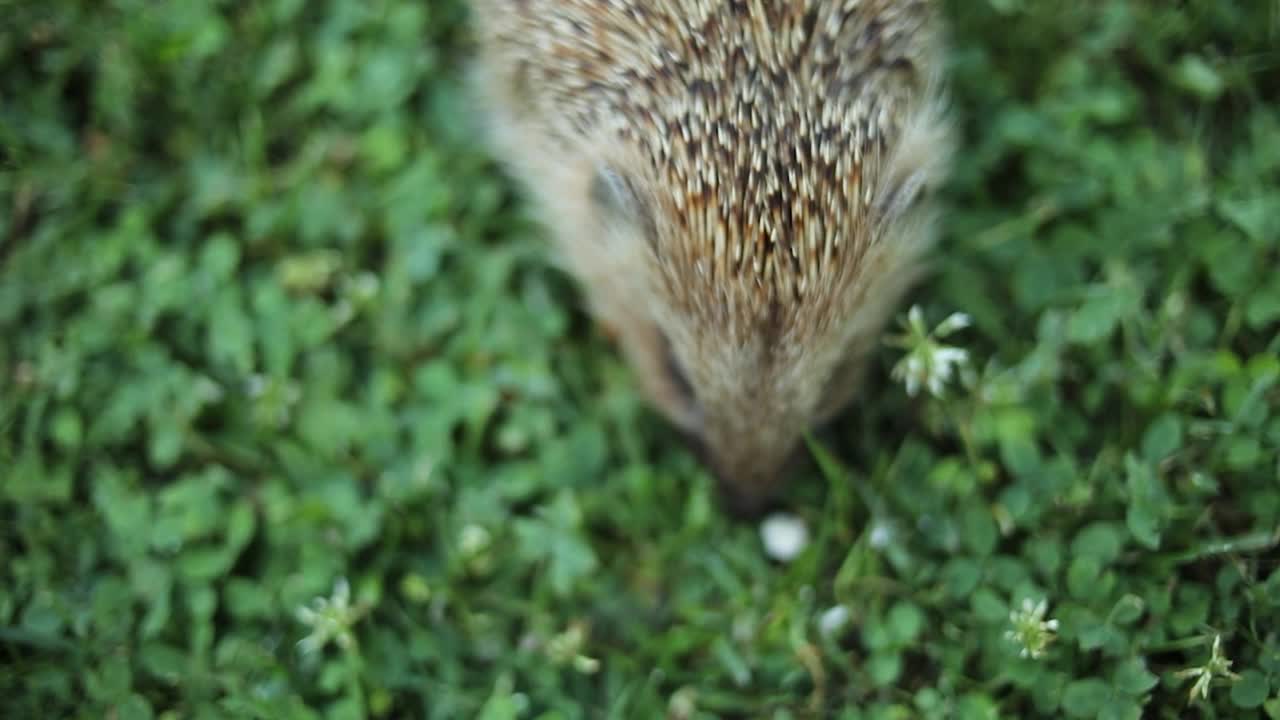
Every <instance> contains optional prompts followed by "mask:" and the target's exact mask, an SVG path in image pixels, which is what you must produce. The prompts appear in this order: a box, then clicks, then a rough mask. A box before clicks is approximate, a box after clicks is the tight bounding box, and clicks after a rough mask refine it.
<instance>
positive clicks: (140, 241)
mask: <svg viewBox="0 0 1280 720" xmlns="http://www.w3.org/2000/svg"><path fill="white" fill-rule="evenodd" d="M1175 5H1176V7H1175ZM949 9H950V14H951V15H952V17H953V19H954V29H953V30H954V32H953V36H954V67H953V78H954V86H955V93H954V94H955V105H956V111H957V116H958V118H959V121H960V124H961V126H962V129H963V135H964V143H965V144H964V150H963V152H962V153H961V154H960V157H959V159H958V165H957V168H956V173H955V177H954V180H953V182H952V183H951V187H950V188H949V189H948V191H947V197H948V203H949V205H950V208H951V209H950V211H949V212H948V214H947V218H946V223H945V233H944V238H943V242H942V245H941V249H940V250H939V252H938V255H937V269H936V273H935V274H934V276H933V277H932V278H931V279H930V280H929V281H928V282H927V283H926V284H924V285H923V286H921V288H920V289H919V290H918V291H917V292H916V293H914V295H913V296H912V302H914V303H916V304H918V305H919V306H920V307H921V308H922V310H923V311H924V319H925V321H926V323H927V325H928V326H929V327H932V326H934V325H936V324H937V323H938V322H940V321H941V320H942V318H944V317H945V316H947V315H949V314H950V313H952V312H964V313H967V314H968V315H970V316H971V317H972V319H973V325H972V326H971V327H969V328H967V329H964V330H961V331H959V332H956V333H954V334H952V335H950V336H948V337H947V338H946V343H948V344H950V345H954V346H958V347H961V348H963V349H965V350H967V351H968V353H969V358H970V365H969V367H968V369H967V370H966V371H965V372H964V373H962V375H961V378H960V379H959V381H956V382H953V383H952V384H951V385H950V386H949V389H948V391H947V393H946V394H945V395H944V396H943V397H941V398H937V397H932V396H930V395H927V394H921V395H918V396H916V397H908V396H907V394H906V393H905V392H904V388H903V386H902V384H900V383H898V382H895V381H894V380H892V379H891V376H890V368H891V367H892V366H893V365H894V364H895V363H896V362H898V361H899V360H900V359H901V358H902V356H903V352H902V350H900V349H897V348H893V347H888V346H886V348H885V349H884V351H883V352H882V353H881V354H880V356H879V362H878V364H877V368H876V370H875V372H873V373H872V376H871V378H870V379H869V383H868V387H867V392H866V393H865V396H864V397H865V399H864V400H863V402H861V403H860V404H859V405H857V406H856V407H855V408H854V409H853V410H852V411H851V412H849V413H847V414H846V416H845V418H844V419H843V420H842V421H841V422H840V423H838V424H837V425H836V427H835V428H834V429H833V431H832V432H831V433H830V435H829V436H825V437H824V438H823V440H822V442H823V444H822V445H814V448H815V450H816V454H817V456H818V457H819V459H820V460H821V462H820V463H819V465H820V467H821V472H818V471H816V470H815V471H814V474H813V475H812V476H809V477H802V478H798V479H797V480H796V483H795V484H794V486H793V488H792V490H791V493H790V495H789V503H790V505H791V506H792V507H793V508H794V512H795V513H796V514H798V515H799V516H801V517H802V518H803V519H804V521H805V522H806V523H807V525H808V527H809V528H810V531H811V536H812V542H811V543H810V545H809V546H808V548H807V550H806V551H805V552H804V553H803V554H802V555H801V556H800V557H799V558H797V559H796V560H794V561H793V562H791V563H786V564H784V563H777V562H773V561H771V560H770V559H769V558H768V557H767V556H766V554H765V553H764V550H763V548H762V545H761V540H760V537H759V532H758V530H759V529H758V527H755V526H750V525H743V524H735V523H732V522H730V521H729V520H727V519H726V518H725V517H724V516H723V515H722V514H721V513H720V512H719V511H718V509H717V508H716V507H715V505H714V502H713V494H712V492H711V485H710V483H709V480H708V477H707V476H706V474H705V473H704V472H703V471H702V470H701V469H699V467H698V466H697V464H696V463H695V462H694V461H693V459H692V458H691V457H690V456H689V454H688V453H687V452H686V451H685V450H684V449H683V447H682V446H681V445H680V443H679V441H678V439H677V437H676V435H675V433H673V432H672V431H671V430H670V429H668V428H667V427H666V426H665V425H664V424H663V423H661V422H660V421H658V420H657V419H656V418H655V417H654V415H653V414H652V413H650V412H649V411H648V410H646V409H645V407H644V406H643V404H642V403H641V402H640V400H639V397H638V394H637V389H636V386H635V383H634V381H633V378H632V377H631V375H630V374H629V372H628V371H627V369H626V368H625V367H624V366H623V365H622V363H621V362H620V361H619V359H618V357H617V355H616V354H615V353H614V352H613V351H612V350H611V349H610V348H609V346H608V345H607V343H606V342H605V341H604V340H603V339H602V338H601V337H600V336H599V334H598V333H597V332H596V331H595V330H594V329H593V328H592V327H591V325H590V323H589V322H588V321H587V319H586V318H585V316H584V314H583V312H582V311H581V303H580V297H579V296H578V295H577V293H576V291H575V289H574V286H573V285H572V283H571V282H569V281H568V280H567V279H566V278H564V277H563V276H561V275H560V274H558V273H557V272H555V271H553V270H552V269H551V267H550V265H549V263H548V262H547V260H546V259H545V258H544V256H543V250H544V245H545V243H544V238H543V237H542V236H541V234H540V231H539V230H538V228H536V227H535V226H534V225H533V224H532V223H531V222H530V220H529V215H528V213H527V211H526V208H525V206H524V204H523V201H522V200H521V198H520V197H518V196H517V195H516V194H515V193H514V191H513V189H512V185H511V183H510V182H509V181H508V180H507V179H506V178H504V177H503V176H502V175H501V174H500V173H499V172H498V171H497V170H496V168H495V166H494V164H493V163H492V161H491V160H490V159H489V158H488V157H487V156H486V155H485V152H484V149H483V146H482V145H481V144H480V143H479V142H478V139H477V137H476V135H475V122H474V120H473V118H471V117H469V115H468V112H469V111H468V105H467V102H466V98H465V96H464V95H463V94H462V92H461V84H460V79H461V71H462V66H463V61H464V58H465V56H466V53H467V52H468V51H469V45H468V41H467V39H466V33H465V29H464V27H465V26H464V21H465V16H464V13H463V12H462V10H461V8H460V7H459V5H458V3H456V2H444V1H437V0H370V1H369V2H355V1H354V0H353V1H350V2H343V1H341V0H332V1H330V2H316V3H303V2H301V0H263V1H262V2H252V3H236V2H215V1H213V0H179V1H175V2H169V3H152V2H144V1H143V0H111V1H97V0H95V1H92V2H91V1H90V0H65V1H64V2H54V3H44V4H43V7H37V4H36V3H29V2H13V0H7V1H0V15H2V16H3V17H4V18H5V20H4V21H3V23H0V68H3V69H2V70H0V336H2V337H3V341H0V716H3V717H6V718H35V717H41V718H45V717H82V718H103V717H107V718H118V719H119V720H125V719H133V718H148V717H168V718H214V717H246V718H248V717H256V718H311V717H332V718H355V717H380V718H412V717H424V718H455V717H483V718H487V719H489V720H499V719H501V718H632V717H635V718H654V717H662V716H664V715H667V716H669V717H672V718H711V717H752V718H755V717H760V718H788V717H803V716H810V715H824V716H829V717H839V718H847V719H853V718H883V719H888V718H910V717H920V718H927V719H935V718H936V719H939V720H941V719H943V718H959V719H963V720H976V719H978V718H994V717H1003V718H1036V717H1044V718H1050V717H1069V718H1091V717H1099V718H1108V719H1121V718H1135V719H1136V718H1138V717H1145V718H1180V717H1207V718H1227V717H1259V716H1263V717H1270V718H1280V544H1278V543H1280V534H1277V528H1278V527H1280V460H1278V456H1280V385H1278V384H1277V381H1278V380H1280V333H1278V330H1277V328H1278V327H1280V274H1278V273H1277V268H1278V267H1280V50H1278V49H1277V48H1280V6H1277V4H1276V3H1274V2H1265V1H1264V0H1256V1H1254V2H1244V1H1240V2H1228V1H1227V0H1188V2H1183V3H1176V4H1175V3H1167V2H1156V1H1153V0H1129V1H1125V0H1099V1H1098V2H1073V3H1067V2H1030V1H1029V0H1028V1H1025V2H1020V1H1019V0H998V1H997V0H972V1H970V0H963V1H961V0H955V1H954V2H951V3H950V6H949ZM904 312H905V308H904ZM342 578H345V579H347V580H348V581H349V583H350V596H351V597H350V604H349V605H348V606H343V605H342V604H341V602H338V604H337V605H330V606H329V607H327V608H320V609H319V610H318V611H316V610H314V607H315V606H313V605H312V603H313V601H314V600H315V598H317V597H326V598H332V597H333V596H334V595H335V585H336V584H340V579H342ZM337 594H338V595H341V592H340V591H338V592H337ZM336 599H337V600H339V601H340V600H341V598H340V597H338V598H336ZM1024 601H1030V602H1031V603H1032V606H1034V604H1036V603H1038V602H1040V601H1044V603H1045V608H1044V610H1045V616H1044V618H1043V620H1044V622H1045V623H1046V624H1045V625H1040V624H1037V622H1036V618H1035V617H1034V616H1025V615H1022V614H1021V613H1022V610H1023V604H1024ZM837 606H842V607H844V608H846V611H847V622H846V623H845V624H844V625H843V626H840V627H834V623H833V619H834V618H836V617H837V613H839V612H840V611H832V610H831V608H833V607H837ZM301 607H309V608H313V610H312V611H311V612H310V614H309V613H307V612H304V613H302V614H301V617H300V614H299V608H301ZM1011 613H1013V617H1011ZM823 618H826V622H825V627H826V628H827V630H828V631H827V632H824V631H823V630H822V628H823V627H824V623H823V622H822V620H823ZM1049 619H1053V620H1054V621H1056V623H1054V626H1053V627H1052V628H1051V627H1049V626H1048V624H1047V623H1048V620H1049ZM326 623H332V624H326ZM1018 627H1020V628H1021V629H1022V631H1023V634H1022V635H1019V634H1018V633H1017V632H1014V631H1015V630H1016V628H1018ZM1010 633H1012V634H1013V638H1012V639H1010V637H1009V635H1010ZM304 638H309V639H306V640H305V641H304ZM1215 638H1220V640H1219V641H1218V650H1217V651H1216V652H1217V653H1218V655H1217V658H1218V659H1217V660H1213V659H1212V658H1213V657H1214V655H1213V653H1214V652H1215V651H1214V645H1215ZM329 640H332V642H327V641H329ZM1044 641H1048V642H1047V645H1046V646H1044V648H1043V652H1042V653H1039V654H1038V656H1037V657H1021V656H1020V650H1023V649H1025V648H1027V647H1032V648H1038V647H1039V645H1040V643H1042V642H1044ZM300 642H301V643H302V644H301V645H300V644H299V643H300ZM1225 660H1229V661H1230V663H1231V665H1230V666H1229V668H1228V667H1226V666H1225V664H1224V661H1225ZM1197 669H1199V670H1203V671H1205V672H1208V673H1210V674H1209V675H1208V676H1207V677H1209V679H1210V682H1209V683H1208V684H1207V685H1205V686H1204V688H1203V690H1204V691H1205V692H1204V693H1203V694H1197V695H1196V697H1195V698H1194V700H1189V693H1190V692H1191V690H1192V687H1193V683H1195V682H1196V679H1197V678H1196V676H1194V675H1193V674H1189V673H1187V672H1185V671H1191V673H1194V672H1196V671H1197Z"/></svg>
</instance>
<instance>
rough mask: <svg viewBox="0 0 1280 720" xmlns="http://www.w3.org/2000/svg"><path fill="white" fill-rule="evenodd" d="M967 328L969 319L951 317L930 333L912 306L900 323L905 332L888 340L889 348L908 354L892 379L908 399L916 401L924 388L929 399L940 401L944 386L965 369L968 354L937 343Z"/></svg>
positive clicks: (895, 370) (896, 366)
mask: <svg viewBox="0 0 1280 720" xmlns="http://www.w3.org/2000/svg"><path fill="white" fill-rule="evenodd" d="M968 326H969V316H968V315H965V314H963V313H953V314H952V315H951V316H950V317H948V318H947V319H946V320H943V321H942V323H941V324H939V325H938V327H937V328H935V329H934V330H933V332H930V331H929V329H928V328H926V327H925V324H924V314H923V313H922V312H921V311H920V307H919V306H917V305H913V306H911V309H910V310H909V311H908V312H907V319H906V322H904V323H903V329H904V330H905V332H904V333H903V334H902V335H899V336H896V337H892V338H889V340H888V342H889V343H890V344H891V345H894V346H896V347H901V348H904V349H906V350H907V354H906V355H904V356H903V357H902V359H901V360H899V361H898V363H897V364H896V365H894V367H893V371H892V377H893V378H894V379H895V380H897V381H899V382H901V383H902V384H903V386H904V387H905V388H906V390H907V395H909V396H911V397H915V396H916V394H918V393H919V392H920V388H921V387H924V388H927V389H928V391H929V394H930V395H933V396H934V397H942V393H943V391H944V390H945V388H946V385H947V383H948V382H950V381H951V379H952V378H954V377H958V376H959V375H960V372H961V370H962V369H963V368H964V367H965V366H967V365H968V363H969V351H967V350H964V349H962V348H958V347H951V346H949V345H943V344H942V343H940V342H939V339H940V338H944V337H946V336H948V335H950V334H952V333H954V332H957V331H959V330H961V329H963V328H966V327H968Z"/></svg>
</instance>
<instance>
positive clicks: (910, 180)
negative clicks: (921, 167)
mask: <svg viewBox="0 0 1280 720" xmlns="http://www.w3.org/2000/svg"><path fill="white" fill-rule="evenodd" d="M927 179H928V178H927V177H926V175H925V173H923V172H917V173H912V174H911V175H910V176H908V177H907V178H906V179H905V180H903V181H902V182H899V183H897V184H896V185H894V186H893V187H892V188H890V189H889V192H887V193H885V195H884V197H883V198H881V200H880V212H881V213H882V214H884V215H885V216H886V217H900V216H901V215H902V214H903V213H905V212H907V211H908V210H911V209H913V208H914V207H916V206H917V205H919V204H920V201H921V200H923V199H924V198H925V197H926V196H927V195H928V190H929V187H928V183H927Z"/></svg>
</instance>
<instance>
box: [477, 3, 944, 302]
mask: <svg viewBox="0 0 1280 720" xmlns="http://www.w3.org/2000/svg"><path fill="white" fill-rule="evenodd" d="M485 4H487V5H488V6H489V11H491V12H494V13H499V14H504V15H505V18H504V19H498V18H494V19H491V20H489V21H488V22H489V23H490V26H491V27H496V28H497V31H496V34H497V35H499V36H500V38H499V41H500V43H501V44H503V45H505V46H506V47H507V48H509V50H510V52H511V53H512V55H513V57H516V58H518V62H519V63H520V76H521V78H522V81H523V82H526V83H528V85H529V87H530V88H536V92H533V93H531V94H530V96H529V97H530V99H531V100H532V101H533V102H539V103H543V104H544V105H545V107H543V108H542V110H543V111H544V112H545V115H546V116H547V117H549V118H558V119H559V120H560V122H561V123H562V124H563V126H562V127H560V128H555V129H554V131H555V132H557V133H559V134H560V135H562V136H564V137H571V136H583V135H589V134H591V133H595V132H598V131H599V130H602V129H603V130H606V131H609V132H613V133H616V134H617V136H618V137H619V138H622V139H625V140H627V141H629V142H631V143H633V144H634V146H636V147H638V148H640V149H642V150H643V153H644V159H645V161H647V163H648V164H649V165H650V166H651V169H652V171H653V172H654V173H655V174H657V175H659V176H660V177H662V178H663V179H664V180H665V182H663V183H662V185H663V187H664V189H665V190H667V192H666V193H664V194H663V195H664V196H663V197H660V198H656V199H655V201H656V202H660V203H669V204H670V206H671V207H670V208H669V209H670V210H671V212H658V213H656V217H658V218H659V219H661V220H669V221H670V222H674V223H676V224H677V225H678V226H677V227H674V228H668V230H669V231H670V233H669V234H670V237H671V238H673V239H675V240H677V242H670V243H664V244H663V245H662V247H661V249H660V250H661V258H660V259H661V260H662V261H663V267H664V269H665V270H666V271H667V274H668V281H669V282H670V289H672V290H673V291H674V296H673V298H672V299H673V300H674V301H676V302H679V303H681V304H683V305H684V306H685V309H687V310H692V311H699V310H701V311H707V312H710V313H712V314H723V313H724V311H725V309H726V308H727V307H734V308H736V309H737V310H738V311H755V312H756V313H759V312H764V311H768V312H769V313H770V314H771V318H772V321H773V322H782V323H785V322H787V320H788V319H795V318H796V316H797V312H800V313H803V314H804V320H805V321H806V322H808V323H823V322H825V321H829V320H830V318H829V317H828V314H827V313H823V312H821V310H822V309H823V308H832V309H834V308H833V302H832V300H833V298H832V295H834V294H836V293H838V292H839V291H840V290H841V289H842V288H844V287H845V286H846V285H847V284H848V282H849V281H850V276H851V275H852V274H854V273H855V271H856V269H857V267H858V264H859V263H858V260H859V259H860V256H861V254H862V253H863V252H864V251H865V247H864V245H865V244H866V243H867V242H871V241H874V240H875V233H874V232H872V230H873V228H870V227H865V226H867V225H868V224H870V223H873V222H874V221H875V213H873V212H872V211H871V210H870V205H871V203H872V201H873V191H874V188H873V187H872V184H871V183H869V182H866V181H865V180H864V178H867V177H874V176H875V175H876V173H877V172H878V171H879V170H880V165H881V164H882V163H883V162H884V154H885V151H886V149H887V148H888V147H889V141H890V140H891V139H892V138H893V137H894V136H895V135H897V134H898V133H900V132H901V129H902V123H903V120H904V116H905V113H906V111H907V110H908V108H909V107H911V105H912V101H913V99H915V98H917V97H918V95H919V94H920V92H921V91H922V89H923V86H924V85H925V84H926V83H927V82H929V74H930V67H929V65H930V61H931V57H932V56H931V53H932V51H933V47H934V37H933V35H932V33H931V30H930V28H931V23H930V22H929V21H930V16H931V12H932V9H931V8H930V7H929V5H930V4H929V3H928V2H925V1H923V0H917V1H914V2H902V1H901V0H848V1H845V2H823V1H822V0H805V1H803V2H765V1H764V0H755V1H753V2H747V1H745V0H744V1H731V2H713V1H710V0H684V1H679V0H661V1H658V2H646V1H645V0H525V1H524V2H515V3H510V2H507V3H495V2H493V0H489V2H487V3H485ZM513 10H514V12H513ZM708 287H709V288H711V289H713V295H720V296H722V297H721V299H722V300H723V301H726V302H727V303H729V304H728V305H725V304H724V303H723V302H722V303H712V304H711V306H708V303H706V298H707V290H708ZM837 304H838V303H837ZM801 305H805V306H810V309H807V310H798V309H797V306H801ZM815 306H816V307H817V309H818V310H819V311H818V312H817V313H815V312H814V311H813V309H812V308H814V307H815ZM779 313H781V316H780V315H779ZM753 314H754V313H753ZM709 319H712V318H709Z"/></svg>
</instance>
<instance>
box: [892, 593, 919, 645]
mask: <svg viewBox="0 0 1280 720" xmlns="http://www.w3.org/2000/svg"><path fill="white" fill-rule="evenodd" d="M887 622H888V625H889V630H890V632H891V633H892V634H893V639H894V642H895V643H896V644H897V645H898V646H899V647H905V646H907V645H910V644H911V643H912V642H914V641H915V639H916V637H917V636H918V635H919V634H920V631H921V630H923V629H924V623H925V615H924V613H923V612H922V611H921V610H920V608H918V607H916V606H915V605H914V604H912V603H909V602H905V601H904V602H899V603H897V604H895V605H894V606H893V608H892V609H890V610H889V617H888V619H887Z"/></svg>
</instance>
